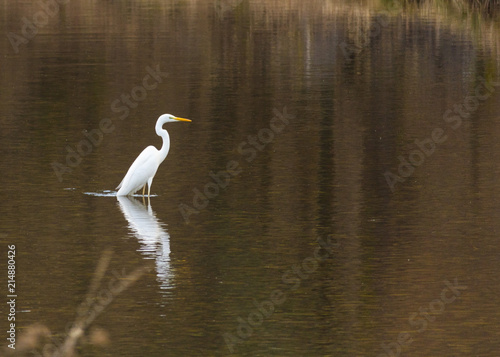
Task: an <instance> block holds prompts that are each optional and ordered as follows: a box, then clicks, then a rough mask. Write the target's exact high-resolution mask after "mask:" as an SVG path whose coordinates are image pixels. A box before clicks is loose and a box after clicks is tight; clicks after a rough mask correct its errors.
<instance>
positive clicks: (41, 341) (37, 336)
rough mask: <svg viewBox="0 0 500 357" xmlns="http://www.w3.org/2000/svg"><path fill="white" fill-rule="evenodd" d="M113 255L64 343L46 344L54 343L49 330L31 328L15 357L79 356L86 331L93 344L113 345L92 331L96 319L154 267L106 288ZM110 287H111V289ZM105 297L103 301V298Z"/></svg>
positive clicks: (102, 264)
mask: <svg viewBox="0 0 500 357" xmlns="http://www.w3.org/2000/svg"><path fill="white" fill-rule="evenodd" d="M111 256H112V252H111V251H105V252H104V253H103V254H102V256H101V258H100V259H99V262H98V263H97V267H96V270H95V272H94V275H93V277H92V281H91V283H90V287H89V290H88V292H87V294H86V296H85V299H84V300H83V301H82V303H81V304H80V306H79V307H78V309H77V316H76V318H75V320H74V321H73V323H72V325H71V328H70V329H69V331H67V333H66V335H65V338H64V340H63V341H62V342H61V343H60V344H58V345H59V346H58V347H56V345H55V344H54V343H52V342H48V343H45V342H46V341H47V340H51V339H52V335H51V332H50V330H49V328H48V327H46V326H45V325H43V324H40V323H36V324H33V325H31V326H28V327H27V328H26V329H25V331H24V332H23V334H21V335H20V336H19V339H18V342H17V346H16V350H15V351H10V352H11V355H18V356H21V355H25V354H26V353H30V354H31V355H33V353H35V355H36V351H37V350H41V351H42V354H43V355H44V356H45V355H46V353H47V352H48V351H49V350H50V351H51V355H52V356H53V357H72V356H76V352H75V348H76V346H77V344H78V342H79V341H81V340H82V338H83V337H84V334H85V331H87V330H90V331H89V336H88V337H89V338H88V339H87V340H86V341H88V342H89V343H90V344H93V345H97V346H105V345H106V344H108V343H109V339H108V333H107V331H106V330H104V329H102V328H90V327H91V325H92V323H93V322H94V321H95V319H96V318H97V317H98V316H99V315H100V314H101V313H102V312H103V311H104V310H105V309H106V307H107V306H108V305H109V304H110V303H111V302H112V301H113V300H114V298H115V297H116V296H118V295H119V294H120V293H122V292H123V291H124V290H125V289H127V288H128V287H130V286H131V285H132V284H134V283H135V282H136V281H137V280H138V279H139V278H140V277H141V276H142V275H143V274H144V273H146V272H147V271H149V270H151V266H148V265H145V266H142V267H139V268H137V269H135V270H134V271H133V272H132V273H130V274H128V275H127V276H125V277H122V278H121V279H120V280H119V282H117V284H116V285H115V286H114V287H112V288H102V289H100V290H99V287H100V286H101V282H102V279H103V277H104V275H105V273H106V271H107V270H108V266H109V263H110V261H111ZM109 285H110V284H108V286H109ZM103 295H105V296H106V299H105V300H103V299H102V298H101V296H103Z"/></svg>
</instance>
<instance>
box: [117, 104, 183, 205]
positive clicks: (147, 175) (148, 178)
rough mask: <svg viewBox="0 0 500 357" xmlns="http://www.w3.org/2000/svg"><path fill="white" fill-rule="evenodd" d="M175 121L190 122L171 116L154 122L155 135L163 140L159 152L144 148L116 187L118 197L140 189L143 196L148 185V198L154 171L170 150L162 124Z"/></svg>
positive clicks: (167, 137) (168, 115)
mask: <svg viewBox="0 0 500 357" xmlns="http://www.w3.org/2000/svg"><path fill="white" fill-rule="evenodd" d="M176 121H191V120H189V119H183V118H177V117H175V116H173V115H171V114H163V115H161V116H160V117H159V118H158V121H157V122H156V126H155V129H156V134H157V135H158V136H161V137H162V139H163V145H162V147H161V150H158V149H157V148H155V147H154V146H152V145H151V146H148V147H147V148H145V149H144V150H143V151H142V152H141V154H140V155H139V156H137V159H135V161H134V162H133V164H132V166H130V168H129V169H128V171H127V174H126V175H125V177H124V178H123V180H122V182H120V184H119V185H118V187H117V188H118V189H119V190H118V193H117V195H118V196H128V195H132V194H134V193H135V192H136V191H138V190H140V189H141V188H142V195H143V196H144V190H145V189H146V184H147V185H148V197H149V196H150V191H151V185H152V184H153V178H154V177H155V175H156V171H157V170H158V167H159V166H160V164H161V163H162V162H163V160H165V158H166V157H167V154H168V150H169V149H170V136H169V135H168V132H167V131H166V130H165V129H163V124H165V123H170V122H176Z"/></svg>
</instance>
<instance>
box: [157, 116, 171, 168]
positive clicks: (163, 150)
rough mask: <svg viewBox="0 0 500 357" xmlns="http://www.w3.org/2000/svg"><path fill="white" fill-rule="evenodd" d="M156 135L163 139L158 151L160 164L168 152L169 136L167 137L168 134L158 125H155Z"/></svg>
mask: <svg viewBox="0 0 500 357" xmlns="http://www.w3.org/2000/svg"><path fill="white" fill-rule="evenodd" d="M156 134H158V136H161V138H162V139H163V145H162V146H161V149H160V163H161V162H163V160H165V158H166V157H167V154H168V150H170V136H169V135H168V132H167V131H166V130H165V129H163V128H162V124H160V123H158V124H157V125H156Z"/></svg>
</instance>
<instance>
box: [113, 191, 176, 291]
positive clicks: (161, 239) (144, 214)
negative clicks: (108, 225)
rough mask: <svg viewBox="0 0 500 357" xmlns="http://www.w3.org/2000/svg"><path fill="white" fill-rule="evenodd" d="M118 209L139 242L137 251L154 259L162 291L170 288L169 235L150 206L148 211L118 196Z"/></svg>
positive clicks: (138, 203)
mask: <svg viewBox="0 0 500 357" xmlns="http://www.w3.org/2000/svg"><path fill="white" fill-rule="evenodd" d="M118 202H119V203H120V209H121V211H122V213H123V215H124V216H125V219H126V220H127V221H128V223H129V228H130V229H131V230H132V232H133V233H134V235H135V236H136V237H137V239H138V240H139V243H140V244H141V248H140V249H139V251H140V252H141V253H142V254H144V255H146V256H147V257H149V258H150V259H151V258H152V259H155V265H156V273H157V276H158V280H159V281H160V284H161V288H162V289H168V288H170V279H171V278H172V272H171V271H170V235H169V234H168V232H167V231H166V230H165V229H164V228H163V227H162V224H161V223H160V222H159V221H158V219H157V218H156V217H155V214H154V213H153V209H152V208H151V205H150V204H148V209H147V210H146V207H145V206H144V205H142V204H141V203H140V202H139V201H137V200H136V199H134V198H131V197H123V196H118Z"/></svg>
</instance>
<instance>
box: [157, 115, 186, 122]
mask: <svg viewBox="0 0 500 357" xmlns="http://www.w3.org/2000/svg"><path fill="white" fill-rule="evenodd" d="M179 121H191V120H190V119H184V118H179V117H176V116H175V115H172V114H163V115H161V116H160V117H159V118H158V123H161V124H164V123H174V122H179Z"/></svg>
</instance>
